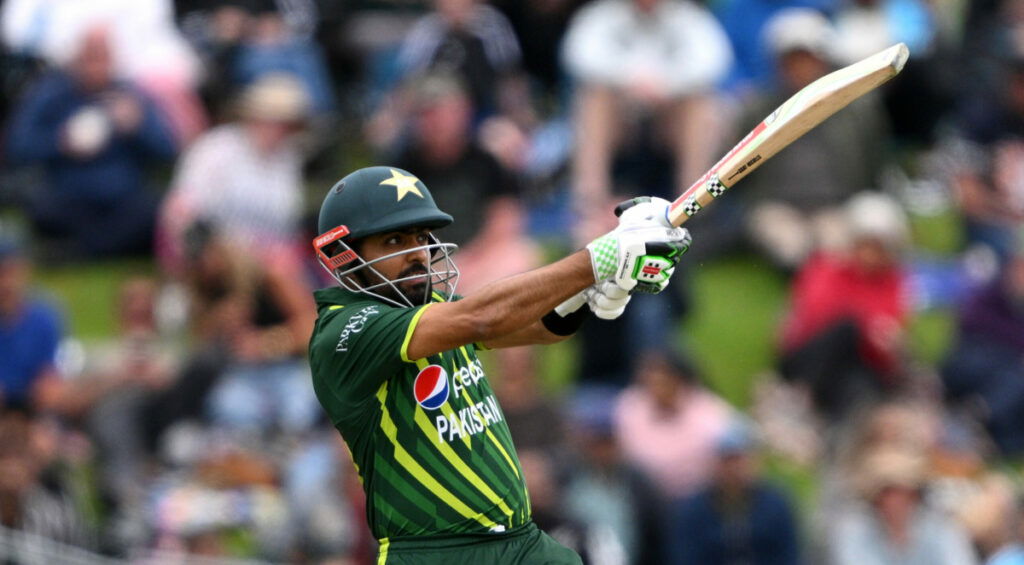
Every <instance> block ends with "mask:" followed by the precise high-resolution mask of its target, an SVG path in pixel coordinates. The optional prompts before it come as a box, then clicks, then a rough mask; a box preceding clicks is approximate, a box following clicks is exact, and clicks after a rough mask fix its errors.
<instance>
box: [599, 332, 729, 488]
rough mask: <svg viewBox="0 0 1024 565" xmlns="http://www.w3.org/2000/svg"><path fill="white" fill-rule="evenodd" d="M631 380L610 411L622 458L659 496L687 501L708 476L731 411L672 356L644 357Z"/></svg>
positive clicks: (686, 363)
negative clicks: (717, 444)
mask: <svg viewBox="0 0 1024 565" xmlns="http://www.w3.org/2000/svg"><path fill="white" fill-rule="evenodd" d="M634 379H635V380H634V384H632V385H631V386H629V387H628V388H627V389H626V390H624V391H623V392H622V394H621V395H620V396H619V398H618V401H617V403H616V406H615V409H614V422H615V437H616V438H617V439H618V441H619V445H620V446H621V448H622V453H623V456H624V457H625V459H626V460H627V461H629V462H630V463H632V464H634V465H636V466H637V467H638V468H639V469H640V470H641V471H643V472H644V473H646V474H647V476H648V477H650V478H651V480H652V481H653V483H654V484H655V486H656V487H657V489H658V492H659V493H660V495H661V496H663V497H666V498H668V499H677V498H680V497H683V496H686V495H689V494H691V493H692V492H693V491H694V490H696V489H697V488H698V487H699V486H700V485H701V484H703V483H704V482H705V481H707V480H708V478H709V477H710V476H711V473H712V469H713V465H714V451H715V441H716V439H717V438H718V437H719V436H720V435H721V434H722V433H723V432H724V431H725V429H726V426H727V424H728V423H729V419H730V418H731V417H732V409H731V408H730V407H729V405H728V404H726V403H725V402H724V401H723V400H722V399H720V398H718V397H717V396H715V395H713V394H712V393H710V392H708V391H707V390H705V389H704V388H703V387H701V386H700V385H699V384H698V382H697V373H696V370H695V369H694V368H693V366H691V365H690V364H689V362H687V361H686V360H684V359H683V358H682V357H680V356H678V355H674V354H671V353H656V352H648V353H647V354H646V355H643V356H641V357H640V362H639V364H638V365H637V368H636V373H635V377H634Z"/></svg>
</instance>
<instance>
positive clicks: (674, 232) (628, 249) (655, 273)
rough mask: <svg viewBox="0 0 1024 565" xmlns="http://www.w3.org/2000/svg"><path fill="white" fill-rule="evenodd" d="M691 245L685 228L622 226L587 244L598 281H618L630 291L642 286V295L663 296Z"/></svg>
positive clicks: (688, 233) (640, 289)
mask: <svg viewBox="0 0 1024 565" xmlns="http://www.w3.org/2000/svg"><path fill="white" fill-rule="evenodd" d="M690 241H691V238H690V232H689V231H687V230H686V229H684V228H665V227H660V226H659V227H652V226H649V225H648V226H630V225H626V226H619V227H617V228H615V229H614V230H612V231H610V232H608V233H607V234H605V235H603V236H601V237H599V238H597V239H595V240H594V241H592V242H590V243H589V244H587V250H588V251H589V252H590V263H591V266H592V267H593V269H594V280H595V281H596V282H598V283H600V282H603V281H606V280H611V281H614V282H615V284H616V285H617V286H618V287H619V288H621V289H623V290H626V291H631V290H633V289H634V287H636V286H637V284H638V283H640V284H642V285H643V286H641V287H640V288H638V289H637V290H638V291H641V292H660V291H661V290H662V289H664V287H665V284H667V281H668V278H669V277H671V275H672V273H671V270H672V268H674V267H675V265H676V263H677V262H678V261H679V259H680V258H681V257H682V255H683V253H685V252H686V250H687V249H689V247H690ZM666 271H668V272H667V273H666Z"/></svg>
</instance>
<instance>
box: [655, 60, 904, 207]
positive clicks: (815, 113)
mask: <svg viewBox="0 0 1024 565" xmlns="http://www.w3.org/2000/svg"><path fill="white" fill-rule="evenodd" d="M909 55H910V52H909V51H908V50H907V46H906V44H903V43H898V44H896V45H893V46H892V47H889V48H888V49H886V50H884V51H881V52H879V53H876V54H874V55H872V56H870V57H868V58H866V59H863V60H861V61H858V62H856V63H854V64H852V65H850V66H848V67H844V68H842V69H839V70H837V71H834V72H832V73H829V74H827V75H825V76H823V77H821V78H819V79H818V80H816V81H814V82H812V83H811V84H809V85H807V86H805V87H804V88H803V89H801V90H800V92H797V93H796V94H794V95H793V96H791V97H790V98H789V100H786V101H785V102H784V103H783V104H782V105H781V106H779V107H778V108H776V109H775V111H774V112H772V113H771V114H769V115H768V117H767V118H765V119H764V121H763V122H761V123H760V124H758V125H757V127H755V128H754V129H753V130H751V131H750V133H748V134H747V135H746V137H744V138H743V139H742V140H741V141H740V142H739V143H737V144H736V146H735V147H733V148H732V149H731V150H730V151H729V152H728V153H726V154H725V156H724V157H722V159H721V160H720V161H718V163H716V164H715V166H713V167H711V169H710V170H708V172H706V173H704V174H703V175H702V176H701V177H700V179H698V180H697V182H695V183H693V185H692V186H690V188H688V189H687V190H686V191H685V192H683V193H682V194H681V195H680V196H679V198H676V199H675V200H674V201H673V202H672V204H671V205H670V206H669V209H668V221H669V222H670V223H671V224H672V225H674V226H681V225H683V224H684V223H685V222H686V221H687V220H689V219H690V218H691V217H693V215H694V214H696V213H698V212H700V211H701V209H703V208H704V206H707V205H708V204H709V203H710V202H711V201H712V200H714V199H715V198H717V197H719V196H721V195H722V194H723V193H725V191H727V190H729V188H731V187H732V186H734V185H735V184H736V183H737V182H739V181H740V180H741V179H743V177H745V176H747V175H749V174H750V173H751V172H752V171H753V170H754V169H757V168H758V167H760V166H761V164H762V163H764V162H765V161H767V160H768V159H770V158H771V157H772V156H773V155H775V154H776V153H778V152H779V151H781V150H782V149H783V148H785V147H786V146H787V145H789V144H790V143H793V141H794V140H796V139H797V138H798V137H800V136H801V135H803V134H805V133H807V132H808V131H810V130H811V129H812V128H814V127H815V126H817V125H818V124H820V123H821V122H823V121H825V120H826V119H827V118H828V117H829V116H831V115H832V114H835V113H836V112H838V111H839V110H841V109H843V108H844V107H846V105H847V104H849V103H850V102H853V101H854V100H856V99H857V98H860V97H861V96H863V95H864V94H867V93H868V92H870V91H872V90H874V89H875V88H877V87H878V86H880V85H881V84H883V83H885V82H886V81H888V80H889V79H891V78H892V77H894V76H896V75H897V74H899V72H900V71H901V70H903V65H904V64H906V62H907V57H908V56H909Z"/></svg>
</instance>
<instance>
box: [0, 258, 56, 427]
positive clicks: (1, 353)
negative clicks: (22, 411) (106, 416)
mask: <svg viewBox="0 0 1024 565" xmlns="http://www.w3.org/2000/svg"><path fill="white" fill-rule="evenodd" d="M29 271H30V268H29V264H28V260H27V259H26V258H25V257H24V256H23V255H22V252H21V250H20V249H18V248H17V247H16V246H15V244H13V243H11V242H8V241H0V360H2V361H0V412H2V411H3V410H5V409H8V408H27V407H31V405H33V403H34V400H35V399H34V396H35V394H36V388H37V386H38V385H39V383H40V382H41V381H43V380H44V379H47V378H49V377H52V376H54V375H55V374H56V373H55V368H54V359H55V357H56V353H57V345H58V343H59V342H60V339H61V335H62V334H63V330H62V322H61V316H60V315H59V314H58V312H57V310H56V309H55V308H54V307H53V306H52V305H50V304H49V303H47V302H45V301H43V300H40V299H38V298H32V297H30V296H29V295H28V294H27V288H28V282H29Z"/></svg>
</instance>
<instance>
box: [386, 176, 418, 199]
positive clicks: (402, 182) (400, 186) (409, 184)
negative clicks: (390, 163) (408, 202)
mask: <svg viewBox="0 0 1024 565" xmlns="http://www.w3.org/2000/svg"><path fill="white" fill-rule="evenodd" d="M419 180H420V179H418V178H416V177H414V176H410V175H403V174H402V173H400V172H398V171H396V170H394V169H391V178H389V179H385V180H382V181H380V184H381V185H385V184H386V185H389V186H393V187H395V189H397V191H398V200H401V199H403V198H405V195H406V194H409V193H410V192H411V193H413V194H415V195H416V196H419V197H420V198H423V193H422V192H420V189H419V187H418V186H416V183H417V182H419Z"/></svg>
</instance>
